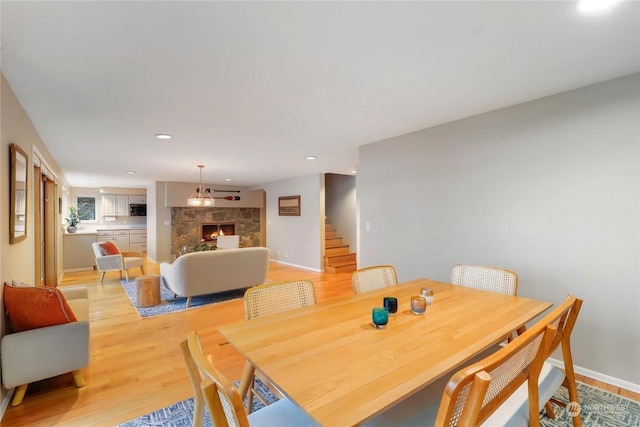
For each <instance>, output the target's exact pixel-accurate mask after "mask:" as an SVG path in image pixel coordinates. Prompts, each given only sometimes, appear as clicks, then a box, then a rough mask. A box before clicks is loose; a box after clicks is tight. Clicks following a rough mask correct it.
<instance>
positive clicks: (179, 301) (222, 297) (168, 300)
mask: <svg viewBox="0 0 640 427" xmlns="http://www.w3.org/2000/svg"><path fill="white" fill-rule="evenodd" d="M120 283H121V284H122V287H123V288H124V290H125V292H126V293H127V295H128V296H129V299H130V300H131V304H133V306H134V307H135V309H136V310H138V313H140V316H142V317H152V316H159V315H161V314H168V313H175V312H177V311H183V310H191V309H193V308H200V307H204V306H207V305H210V304H216V303H219V302H223V301H229V300H232V299H238V298H242V297H244V291H245V290H246V288H245V289H235V290H232V291H225V292H218V293H215V294H209V295H200V296H197V297H192V298H191V306H189V307H186V304H187V298H186V297H180V296H178V297H177V298H174V297H173V292H171V291H170V290H169V289H167V288H165V287H164V286H162V285H160V298H161V299H162V303H161V304H160V305H156V306H153V307H137V306H136V282H135V280H130V281H128V282H127V281H126V280H121V281H120Z"/></svg>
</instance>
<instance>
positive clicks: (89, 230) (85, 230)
mask: <svg viewBox="0 0 640 427" xmlns="http://www.w3.org/2000/svg"><path fill="white" fill-rule="evenodd" d="M146 229H147V226H146V225H139V224H131V225H129V224H121V225H96V226H90V227H89V226H80V227H78V231H76V232H75V233H69V232H67V228H66V227H65V228H64V235H65V236H66V235H74V234H75V235H83V234H84V235H86V234H94V235H95V234H98V231H101V230H106V231H113V230H146Z"/></svg>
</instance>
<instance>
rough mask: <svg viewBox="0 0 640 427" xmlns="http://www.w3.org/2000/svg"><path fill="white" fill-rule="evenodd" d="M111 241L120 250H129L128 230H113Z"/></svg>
mask: <svg viewBox="0 0 640 427" xmlns="http://www.w3.org/2000/svg"><path fill="white" fill-rule="evenodd" d="M113 241H114V242H115V244H116V246H117V247H118V249H120V252H124V251H128V250H129V230H114V231H113Z"/></svg>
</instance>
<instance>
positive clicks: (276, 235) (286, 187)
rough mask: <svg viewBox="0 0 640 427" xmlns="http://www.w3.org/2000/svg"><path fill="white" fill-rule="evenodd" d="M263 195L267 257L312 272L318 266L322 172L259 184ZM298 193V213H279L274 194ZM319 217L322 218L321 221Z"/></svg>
mask: <svg viewBox="0 0 640 427" xmlns="http://www.w3.org/2000/svg"><path fill="white" fill-rule="evenodd" d="M260 188H262V189H264V190H265V192H266V196H267V247H268V248H269V249H270V250H271V258H272V259H273V260H275V261H279V262H282V263H284V264H290V265H294V266H298V267H302V268H306V269H309V270H314V271H321V269H322V265H323V264H322V254H321V250H320V245H321V240H320V237H321V235H322V234H321V233H322V232H323V230H324V228H323V227H322V226H321V224H322V223H324V203H323V200H324V175H306V176H301V177H297V178H292V179H287V180H284V181H278V182H273V183H270V184H265V185H261V186H260ZM282 196H300V216H279V215H278V197H282ZM321 219H322V221H321Z"/></svg>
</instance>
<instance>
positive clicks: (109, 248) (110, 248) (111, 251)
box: [100, 242, 120, 255]
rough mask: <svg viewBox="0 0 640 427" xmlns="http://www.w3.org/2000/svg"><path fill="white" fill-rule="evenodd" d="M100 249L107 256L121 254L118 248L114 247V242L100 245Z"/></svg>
mask: <svg viewBox="0 0 640 427" xmlns="http://www.w3.org/2000/svg"><path fill="white" fill-rule="evenodd" d="M100 247H101V248H102V252H103V253H104V254H105V255H118V254H119V253H120V251H119V250H118V247H117V246H116V245H114V244H113V242H103V243H100Z"/></svg>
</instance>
